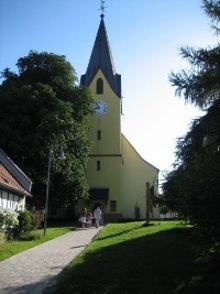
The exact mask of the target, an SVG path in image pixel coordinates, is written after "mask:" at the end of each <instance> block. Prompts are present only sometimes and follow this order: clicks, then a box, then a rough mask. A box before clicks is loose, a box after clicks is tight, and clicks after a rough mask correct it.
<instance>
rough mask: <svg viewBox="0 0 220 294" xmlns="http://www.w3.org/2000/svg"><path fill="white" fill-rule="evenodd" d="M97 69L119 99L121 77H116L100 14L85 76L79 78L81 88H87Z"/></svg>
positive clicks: (102, 18)
mask: <svg viewBox="0 0 220 294" xmlns="http://www.w3.org/2000/svg"><path fill="white" fill-rule="evenodd" d="M99 69H101V70H102V72H103V74H104V75H105V77H106V79H107V81H108V83H109V85H110V86H111V88H112V90H113V91H114V92H115V93H116V94H117V95H118V97H119V98H121V75H118V74H117V73H116V70H115V65H114V61H113V57H112V53H111V49H110V45H109V42H108V36H107V32H106V29H105V23H104V15H103V14H101V21H100V25H99V29H98V33H97V36H96V39H95V43H94V46H93V50H92V54H91V56H90V60H89V64H88V67H87V71H86V74H85V75H82V76H81V81H80V84H81V86H84V87H88V86H89V85H90V83H91V82H92V79H93V78H94V76H95V75H96V73H97V71H98V70H99Z"/></svg>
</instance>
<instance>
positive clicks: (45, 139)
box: [0, 51, 93, 209]
mask: <svg viewBox="0 0 220 294" xmlns="http://www.w3.org/2000/svg"><path fill="white" fill-rule="evenodd" d="M17 68H18V74H16V73H13V72H11V71H10V70H9V69H5V70H4V71H3V72H2V76H3V78H4V81H3V83H2V85H0V109H1V111H2V113H4V116H2V118H1V124H0V133H1V136H0V145H1V148H2V149H3V150H5V152H6V153H7V154H8V155H9V156H10V157H11V158H12V159H13V161H14V162H16V164H17V165H18V166H19V167H20V168H21V169H22V170H23V171H24V172H25V173H26V174H27V175H28V176H29V177H30V178H31V179H32V181H33V183H34V185H33V189H32V194H33V195H34V197H32V198H31V199H30V198H28V199H27V201H28V202H29V204H30V205H33V206H35V207H36V209H42V208H43V207H44V203H45V191H46V181H47V179H46V175H47V165H48V152H49V148H50V147H51V146H52V147H53V151H54V157H53V161H52V167H51V185H50V191H51V193H50V201H51V203H53V205H54V206H58V205H59V206H63V207H67V206H68V205H69V204H72V203H73V202H74V200H75V199H76V198H79V197H84V198H86V197H87V196H88V184H87V182H86V178H85V170H86V167H87V162H88V154H89V152H90V142H89V140H88V137H87V130H88V128H89V125H88V124H89V120H88V117H89V115H90V114H91V113H92V111H93V110H92V107H91V106H92V102H93V99H92V97H91V93H90V91H89V90H88V89H87V88H81V87H79V86H77V85H76V81H77V77H76V74H75V70H74V68H73V67H72V65H71V64H70V63H69V62H67V61H66V59H65V56H59V55H55V54H53V53H46V52H42V53H37V52H35V51H30V52H29V54H28V56H25V57H22V58H20V59H19V60H18V62H17ZM61 146H62V147H63V150H64V152H65V156H66V160H65V162H61V161H59V159H58V158H57V157H58V156H57V155H58V152H59V149H60V147H61ZM51 203H50V207H51Z"/></svg>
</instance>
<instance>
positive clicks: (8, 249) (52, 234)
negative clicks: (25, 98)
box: [0, 223, 76, 261]
mask: <svg viewBox="0 0 220 294" xmlns="http://www.w3.org/2000/svg"><path fill="white" fill-rule="evenodd" d="M75 228H76V227H75V226H74V225H73V224H68V223H54V224H49V226H48V228H47V230H46V236H45V237H44V231H43V229H37V230H36V231H33V232H32V233H33V234H36V235H39V236H37V238H35V239H34V240H31V241H25V240H24V241H8V242H5V243H2V244H0V261H3V260H5V259H7V258H9V257H11V256H13V255H15V254H17V253H20V252H22V251H25V250H27V249H30V248H32V247H34V246H37V245H40V244H42V243H44V242H46V241H49V240H52V239H54V238H57V237H59V236H61V235H63V234H66V233H68V232H70V231H72V230H75Z"/></svg>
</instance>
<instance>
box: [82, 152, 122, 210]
mask: <svg viewBox="0 0 220 294" xmlns="http://www.w3.org/2000/svg"><path fill="white" fill-rule="evenodd" d="M97 160H100V162H101V170H100V171H97V170H96V162H97ZM121 171H122V163H121V157H111V156H108V157H92V158H90V164H89V167H88V170H87V179H88V184H89V186H90V187H93V188H109V198H108V201H107V203H106V204H107V205H105V213H110V214H111V213H112V212H111V211H110V205H109V204H110V201H111V200H116V201H117V211H116V212H117V213H121V211H122V208H121V205H122V203H121V194H122V186H121Z"/></svg>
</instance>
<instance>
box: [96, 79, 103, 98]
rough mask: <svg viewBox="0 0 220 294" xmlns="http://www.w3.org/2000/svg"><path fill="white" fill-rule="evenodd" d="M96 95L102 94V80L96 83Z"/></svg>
mask: <svg viewBox="0 0 220 294" xmlns="http://www.w3.org/2000/svg"><path fill="white" fill-rule="evenodd" d="M96 94H103V80H102V79H101V78H99V79H98V80H97V82H96Z"/></svg>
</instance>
